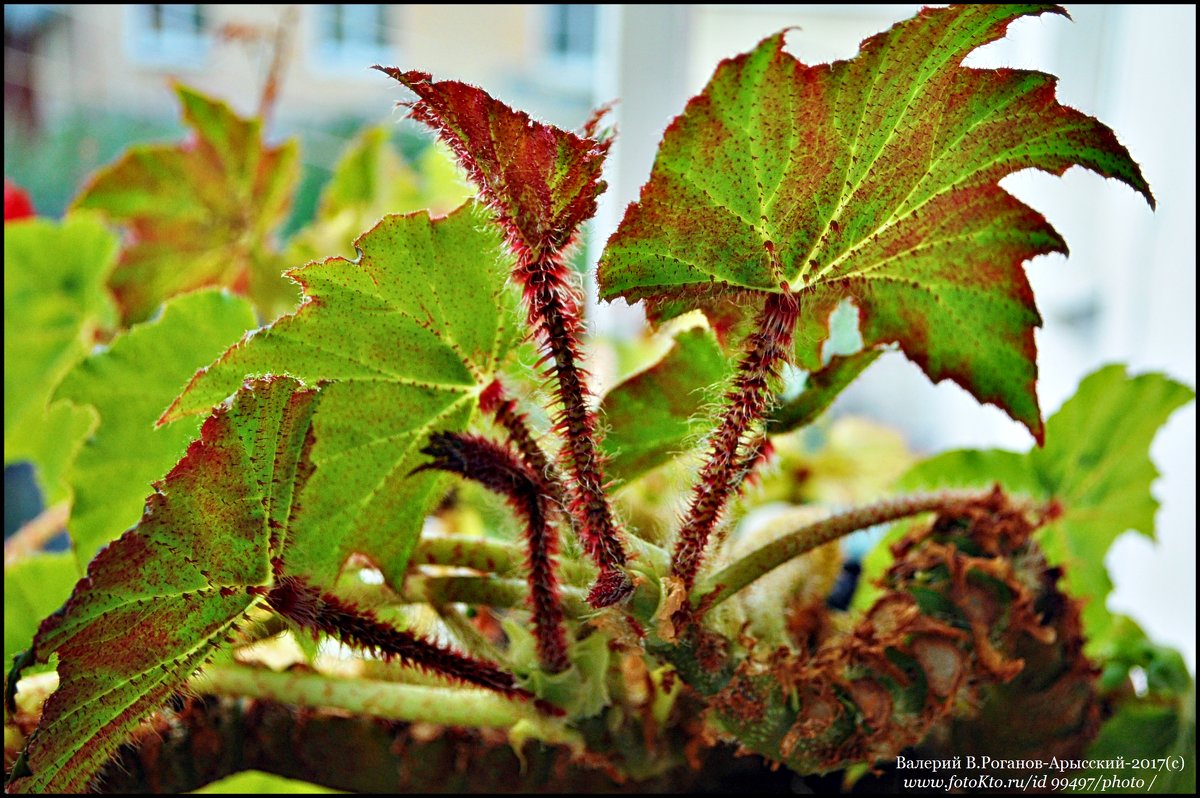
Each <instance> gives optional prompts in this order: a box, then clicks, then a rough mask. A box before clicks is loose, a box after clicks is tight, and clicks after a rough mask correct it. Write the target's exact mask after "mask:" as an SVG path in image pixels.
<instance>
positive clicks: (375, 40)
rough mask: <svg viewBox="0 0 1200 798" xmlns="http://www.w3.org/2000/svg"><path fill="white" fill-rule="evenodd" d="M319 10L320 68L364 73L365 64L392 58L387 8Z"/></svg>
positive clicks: (342, 5) (341, 5)
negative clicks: (347, 69)
mask: <svg viewBox="0 0 1200 798" xmlns="http://www.w3.org/2000/svg"><path fill="white" fill-rule="evenodd" d="M316 8H317V15H316V36H315V39H316V58H317V63H318V65H320V66H326V67H331V68H334V69H342V68H345V67H351V66H352V67H353V68H354V69H356V70H362V68H363V65H364V64H369V63H371V62H372V61H384V60H387V59H388V58H391V57H392V55H393V53H392V52H391V49H390V47H389V44H390V41H389V39H390V37H389V25H388V7H387V6H386V5H382V4H365V5H363V4H354V5H352V4H348V3H326V4H322V5H318V6H317V7H316Z"/></svg>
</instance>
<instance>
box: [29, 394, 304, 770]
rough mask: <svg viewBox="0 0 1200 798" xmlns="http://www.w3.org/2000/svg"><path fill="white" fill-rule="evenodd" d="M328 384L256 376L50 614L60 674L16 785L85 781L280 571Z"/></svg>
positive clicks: (48, 627)
mask: <svg viewBox="0 0 1200 798" xmlns="http://www.w3.org/2000/svg"><path fill="white" fill-rule="evenodd" d="M316 399H317V392H316V391H314V390H301V389H300V388H299V384H298V383H297V382H296V381H295V380H292V379H287V378H276V379H273V380H268V381H261V382H257V383H248V384H247V386H246V388H245V389H243V390H242V391H241V392H239V393H238V395H237V397H236V398H235V399H234V400H233V402H232V404H230V405H227V406H223V407H222V408H220V409H218V410H217V411H216V412H215V413H214V414H213V415H212V416H210V417H209V419H208V420H207V421H206V422H205V423H204V426H203V429H202V432H201V437H200V439H199V440H197V441H196V442H195V443H193V444H192V445H191V447H190V448H189V449H188V452H187V454H186V455H185V456H184V458H183V459H182V460H181V461H180V462H179V463H178V464H177V465H176V466H175V468H174V469H172V470H171V472H170V473H169V474H168V475H167V476H166V477H165V478H164V479H163V480H162V481H161V482H160V483H158V485H157V492H156V493H155V494H154V495H153V496H151V497H150V498H149V499H148V500H147V502H146V512H145V514H144V515H143V517H142V520H141V522H140V523H139V524H138V526H137V527H136V528H135V529H132V530H130V531H129V532H127V533H125V534H124V535H123V536H122V537H121V538H120V539H118V540H117V541H116V542H114V543H113V544H111V545H110V546H108V547H107V548H105V549H104V550H103V551H101V552H100V554H99V555H98V556H97V557H96V558H95V559H94V560H92V562H91V564H90V565H89V566H88V573H87V576H86V577H85V578H84V579H83V580H81V581H80V582H79V583H78V584H77V585H76V586H75V591H74V593H73V594H72V596H71V598H70V600H69V601H68V602H67V604H66V606H65V607H64V608H63V609H61V610H59V611H58V612H57V613H55V614H54V615H51V616H50V617H49V618H47V619H46V620H45V621H44V622H43V623H42V625H41V628H40V629H39V630H38V634H37V637H36V639H35V641H34V647H35V651H36V654H37V657H38V659H39V660H40V661H45V660H46V659H47V658H48V657H49V655H50V654H51V653H55V652H57V653H58V655H59V666H58V675H59V688H58V689H57V690H56V691H55V692H54V694H53V695H52V696H51V697H50V698H49V700H48V701H47V702H46V705H45V708H44V709H43V712H42V718H41V721H40V723H39V725H38V729H37V731H36V732H35V734H34V736H33V737H32V739H31V740H30V743H29V748H28V751H27V756H28V765H29V768H30V770H31V771H32V775H31V776H27V777H23V778H21V779H19V780H17V781H16V782H15V783H13V784H10V785H9V789H10V790H15V791H17V792H80V791H83V790H84V789H86V788H87V787H88V786H89V784H90V782H91V779H92V778H93V777H94V776H95V775H96V773H97V772H98V770H99V769H100V768H101V767H102V766H103V765H104V763H105V762H107V761H108V759H109V757H110V755H111V754H112V752H113V751H114V750H115V749H116V747H117V746H118V745H119V744H120V743H122V742H123V741H124V740H125V739H126V738H127V737H128V735H129V733H130V732H131V731H132V730H133V729H134V728H135V727H136V726H137V725H138V724H139V723H140V722H141V721H142V720H143V719H144V718H145V717H146V716H147V715H148V714H149V713H150V712H152V711H153V710H154V709H155V708H157V707H158V706H159V705H161V704H162V702H163V701H164V700H166V699H167V698H168V697H169V696H170V695H171V694H172V693H173V692H174V691H175V690H177V689H178V688H179V687H180V686H181V685H182V684H183V682H184V681H185V680H186V679H187V678H188V677H189V676H190V675H191V674H192V673H193V672H194V671H195V670H196V669H198V668H199V667H200V666H201V665H202V664H204V662H205V661H206V660H207V659H208V658H209V657H210V656H211V655H212V654H213V652H214V649H215V648H217V647H219V646H220V645H221V641H222V640H223V639H225V638H226V637H227V636H228V635H230V634H231V633H232V632H234V631H236V628H237V624H238V622H239V621H240V620H241V619H242V617H243V615H244V613H245V612H246V610H247V609H249V607H250V605H251V604H252V603H253V602H254V601H255V597H254V596H252V595H250V594H249V593H248V592H247V590H246V588H248V587H252V586H260V585H265V584H269V583H270V581H271V579H272V577H273V570H272V559H273V558H275V557H277V556H279V555H280V553H281V552H282V550H283V546H284V544H285V539H286V536H287V534H288V532H289V530H290V527H291V523H292V520H293V519H292V516H293V513H294V507H293V501H294V498H295V496H296V493H297V490H298V489H299V487H300V486H301V485H302V484H303V482H304V480H305V479H306V478H307V477H308V475H309V474H310V473H311V468H310V467H309V466H308V464H307V455H308V451H309V449H310V447H311V441H312V437H311V418H312V414H313V410H314V408H315V406H316Z"/></svg>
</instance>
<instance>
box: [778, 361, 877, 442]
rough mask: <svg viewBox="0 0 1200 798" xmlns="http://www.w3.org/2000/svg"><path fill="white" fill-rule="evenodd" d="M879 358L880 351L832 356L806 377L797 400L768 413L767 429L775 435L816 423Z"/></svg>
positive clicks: (792, 400)
mask: <svg viewBox="0 0 1200 798" xmlns="http://www.w3.org/2000/svg"><path fill="white" fill-rule="evenodd" d="M882 354H883V352H882V350H879V349H864V350H862V351H861V352H855V353H854V354H852V355H834V356H833V357H832V358H830V360H829V363H827V364H826V365H825V366H823V367H822V368H820V369H819V370H817V371H814V372H811V373H810V374H809V375H808V378H807V380H806V381H805V383H804V390H802V391H801V392H800V394H799V395H798V396H796V398H794V399H791V400H789V401H787V402H784V403H783V404H781V405H780V406H779V407H777V408H775V409H774V410H772V411H771V417H770V419H769V420H768V422H767V423H768V426H767V429H768V430H769V431H770V432H771V433H772V434H778V433H783V432H788V431H789V430H794V429H798V428H800V427H805V426H808V425H809V424H811V423H812V422H814V421H816V420H817V418H818V417H819V416H820V415H821V414H822V413H824V412H825V411H826V410H828V409H829V406H830V405H831V404H833V400H834V399H837V397H838V394H840V393H841V392H842V391H844V390H845V389H846V387H847V386H848V385H849V384H850V383H852V382H854V380H855V378H857V377H858V375H859V374H862V373H863V371H864V370H866V368H867V366H869V365H871V364H872V363H874V362H875V360H876V358H878V357H879V356H880V355H882Z"/></svg>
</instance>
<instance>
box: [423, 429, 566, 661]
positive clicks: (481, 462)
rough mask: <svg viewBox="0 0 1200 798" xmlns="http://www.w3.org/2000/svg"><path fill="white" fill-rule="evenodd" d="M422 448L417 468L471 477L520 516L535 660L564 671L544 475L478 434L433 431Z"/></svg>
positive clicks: (554, 546) (563, 633)
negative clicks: (424, 460)
mask: <svg viewBox="0 0 1200 798" xmlns="http://www.w3.org/2000/svg"><path fill="white" fill-rule="evenodd" d="M421 451H422V452H423V453H425V454H428V455H430V456H431V457H432V458H433V460H432V461H431V462H430V463H429V464H428V465H426V466H422V468H436V469H439V470H442V471H449V472H451V473H454V474H458V475H459V476H462V477H465V478H467V479H472V480H475V481H476V482H478V483H480V484H481V485H483V486H484V487H486V488H488V489H490V490H492V491H494V492H496V493H498V494H500V495H501V496H504V497H505V498H506V499H507V500H508V503H509V505H511V506H512V508H513V509H514V510H516V511H517V513H519V514H520V515H521V516H522V517H523V518H524V519H525V533H526V534H525V537H526V542H527V544H528V555H527V558H526V565H527V567H528V576H529V596H530V604H531V605H532V606H531V609H532V611H533V627H534V638H535V639H536V640H537V651H538V659H539V661H540V662H541V664H542V667H543V668H544V669H545V670H547V671H549V672H550V673H558V672H560V671H564V670H566V669H567V668H568V667H569V666H570V664H571V663H570V660H569V659H568V658H567V636H566V631H565V629H564V627H563V610H562V601H561V599H560V598H559V586H558V579H557V577H556V575H555V572H554V552H555V550H556V549H557V548H558V540H557V538H556V536H555V534H554V528H553V527H552V526H551V525H550V513H551V511H552V509H551V508H552V507H553V504H552V503H551V500H550V498H549V497H548V496H547V495H546V493H545V492H544V490H543V488H544V481H543V479H542V478H541V477H540V476H539V475H538V474H536V473H534V471H533V470H532V469H531V468H530V467H529V465H528V464H526V463H525V462H524V461H523V460H522V459H521V458H520V456H519V455H517V454H516V453H515V452H513V451H512V450H510V449H509V448H508V447H505V446H502V445H500V444H498V443H494V442H492V441H489V440H487V439H485V438H481V437H479V436H478V435H465V434H458V433H449V432H443V433H437V434H435V435H433V436H431V437H430V439H429V444H428V445H427V446H426V447H425V448H424V449H422V450H421Z"/></svg>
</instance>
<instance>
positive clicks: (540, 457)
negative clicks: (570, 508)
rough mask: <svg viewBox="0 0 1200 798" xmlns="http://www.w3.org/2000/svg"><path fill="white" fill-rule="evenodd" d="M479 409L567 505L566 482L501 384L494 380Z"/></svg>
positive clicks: (482, 396)
mask: <svg viewBox="0 0 1200 798" xmlns="http://www.w3.org/2000/svg"><path fill="white" fill-rule="evenodd" d="M479 409H480V410H482V411H483V412H485V413H490V414H491V415H492V416H494V417H495V419H496V423H497V424H499V425H500V426H501V427H503V428H504V431H505V432H507V433H508V440H509V443H511V444H512V445H513V447H514V448H515V449H516V450H517V452H519V453H520V455H521V459H522V460H524V461H525V465H527V466H529V468H530V470H531V471H533V473H534V474H537V475H539V476H541V477H542V478H544V479H545V488H546V492H547V493H550V494H551V495H552V496H553V497H554V499H555V501H558V502H559V503H563V489H562V480H561V479H560V478H559V475H558V471H557V470H556V469H555V468H554V466H553V464H551V462H550V459H549V458H548V457H546V453H545V452H544V451H542V447H541V446H539V445H538V442H537V441H536V440H534V437H533V432H532V431H531V430H530V429H529V423H528V421H527V419H526V418H525V414H524V413H522V412H521V411H519V410H518V409H517V401H516V400H515V399H513V398H512V397H510V396H509V395H508V394H507V393H505V391H504V386H503V385H502V384H501V382H500V380H498V379H497V380H493V381H492V383H491V384H490V385H488V387H487V388H484V390H483V393H481V394H480V395H479Z"/></svg>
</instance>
